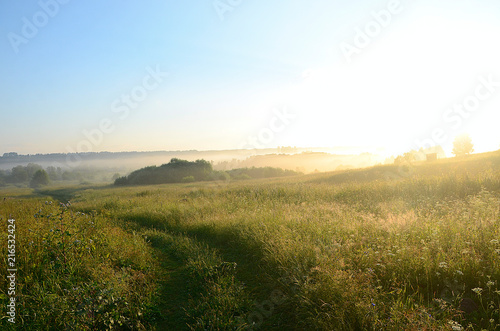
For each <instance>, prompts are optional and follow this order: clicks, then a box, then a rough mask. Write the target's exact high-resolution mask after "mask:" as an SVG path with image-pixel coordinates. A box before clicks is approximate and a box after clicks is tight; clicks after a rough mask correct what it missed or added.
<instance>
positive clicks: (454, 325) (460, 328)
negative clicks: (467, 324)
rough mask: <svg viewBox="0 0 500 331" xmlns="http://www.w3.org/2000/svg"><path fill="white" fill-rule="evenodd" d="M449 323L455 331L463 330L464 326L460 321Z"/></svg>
mask: <svg viewBox="0 0 500 331" xmlns="http://www.w3.org/2000/svg"><path fill="white" fill-rule="evenodd" d="M448 324H450V325H451V329H452V330H453V331H461V330H463V328H462V326H461V325H460V324H459V323H457V322H455V321H449V322H448Z"/></svg>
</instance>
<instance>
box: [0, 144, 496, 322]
mask: <svg viewBox="0 0 500 331" xmlns="http://www.w3.org/2000/svg"><path fill="white" fill-rule="evenodd" d="M9 218H13V219H15V224H16V263H17V265H18V274H17V291H16V294H17V295H16V300H17V303H18V306H17V317H16V324H15V325H13V324H11V323H9V322H8V321H7V318H6V317H4V316H7V315H6V305H7V302H8V300H9V297H8V293H7V288H8V284H7V279H6V278H5V277H2V278H1V279H0V302H1V308H0V314H1V316H2V317H3V318H2V320H1V325H0V327H1V328H2V330H10V329H12V330H14V329H23V330H105V329H110V330H114V329H117V330H122V329H134V330H483V329H485V330H499V329H500V283H499V282H500V152H493V153H487V154H480V155H472V156H470V157H466V158H460V159H458V158H454V159H446V160H438V161H433V162H423V163H417V164H406V165H400V166H395V165H389V166H376V167H372V168H366V169H359V170H349V171H337V172H331V173H319V174H311V175H298V176H292V177H286V178H277V179H256V180H240V181H218V182H200V183H183V184H164V185H150V186H125V187H113V186H111V185H109V186H106V185H101V186H92V185H87V186H82V185H80V186H77V185H75V186H66V187H48V188H45V189H39V190H33V189H23V188H13V187H11V188H4V189H2V190H0V219H1V221H2V235H1V237H2V239H1V240H2V243H1V246H0V247H1V256H2V258H1V259H0V270H2V273H3V272H4V270H7V268H8V267H7V233H8V232H7V220H8V219H9Z"/></svg>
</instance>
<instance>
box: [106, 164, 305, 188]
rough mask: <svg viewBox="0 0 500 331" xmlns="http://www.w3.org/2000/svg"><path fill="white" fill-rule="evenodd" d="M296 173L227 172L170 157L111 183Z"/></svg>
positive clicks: (264, 170) (272, 170) (266, 170)
mask: <svg viewBox="0 0 500 331" xmlns="http://www.w3.org/2000/svg"><path fill="white" fill-rule="evenodd" d="M297 174H298V173H297V172H295V171H291V170H283V169H281V168H272V167H263V168H255V167H253V168H241V169H233V170H228V171H217V170H214V169H213V167H212V164H211V163H210V162H208V161H206V160H196V161H186V160H181V159H177V158H173V159H171V160H170V162H169V163H166V164H163V165H161V166H159V167H157V166H149V167H145V168H142V169H139V170H136V171H134V172H132V173H131V174H130V175H128V176H125V177H120V178H117V179H116V180H115V185H150V184H168V183H188V182H199V181H220V180H223V181H225V180H231V179H233V180H241V179H252V178H270V177H282V176H292V175H297Z"/></svg>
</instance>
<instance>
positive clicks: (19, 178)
mask: <svg viewBox="0 0 500 331" xmlns="http://www.w3.org/2000/svg"><path fill="white" fill-rule="evenodd" d="M11 177H12V181H13V182H14V183H24V182H26V181H27V180H28V178H29V176H28V171H26V168H25V167H23V166H21V165H19V166H16V167H14V168H12V171H11Z"/></svg>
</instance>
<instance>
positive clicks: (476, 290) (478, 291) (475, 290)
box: [472, 287, 483, 295]
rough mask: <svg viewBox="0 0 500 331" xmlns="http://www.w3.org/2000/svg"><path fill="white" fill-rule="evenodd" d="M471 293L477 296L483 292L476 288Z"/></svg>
mask: <svg viewBox="0 0 500 331" xmlns="http://www.w3.org/2000/svg"><path fill="white" fill-rule="evenodd" d="M472 291H473V292H474V293H476V294H477V295H481V293H482V292H483V289H482V288H480V287H476V288H473V289H472Z"/></svg>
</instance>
